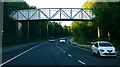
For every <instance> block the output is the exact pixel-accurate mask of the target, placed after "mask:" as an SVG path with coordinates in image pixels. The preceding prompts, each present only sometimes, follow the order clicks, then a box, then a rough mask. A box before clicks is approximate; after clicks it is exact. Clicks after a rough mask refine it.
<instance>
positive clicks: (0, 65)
mask: <svg viewBox="0 0 120 67" xmlns="http://www.w3.org/2000/svg"><path fill="white" fill-rule="evenodd" d="M45 43H47V42H44V43H41V44H38V45H36V46H34V47H32V48H30V49H28V50H26V51H24V52H22V53H20V54H18V55H17V56H15V57H13V58H11V59H9V60H7V61H6V62H3V63H2V64H0V67H1V66H3V65H5V64H6V63H9V62H10V61H12V60H14V59H16V58H17V57H19V56H21V55H23V54H25V53H27V52H28V51H30V50H32V49H34V48H36V47H38V46H40V45H42V44H45Z"/></svg>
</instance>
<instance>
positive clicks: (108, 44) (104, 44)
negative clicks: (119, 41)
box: [99, 43, 112, 46]
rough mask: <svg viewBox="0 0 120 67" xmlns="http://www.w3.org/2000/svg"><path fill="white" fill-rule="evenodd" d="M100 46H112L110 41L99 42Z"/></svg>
mask: <svg viewBox="0 0 120 67" xmlns="http://www.w3.org/2000/svg"><path fill="white" fill-rule="evenodd" d="M99 45H100V46H112V45H111V44H110V43H99Z"/></svg>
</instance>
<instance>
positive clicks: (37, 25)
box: [2, 2, 71, 46]
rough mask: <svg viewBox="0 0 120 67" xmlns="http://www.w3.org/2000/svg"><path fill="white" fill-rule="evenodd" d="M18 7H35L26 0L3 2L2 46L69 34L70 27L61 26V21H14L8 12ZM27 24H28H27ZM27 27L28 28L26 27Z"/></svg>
mask: <svg viewBox="0 0 120 67" xmlns="http://www.w3.org/2000/svg"><path fill="white" fill-rule="evenodd" d="M19 9H36V7H35V6H29V5H28V4H27V3H26V2H4V11H3V12H4V14H3V15H4V17H3V37H2V44H3V46H9V45H13V44H19V43H28V42H38V41H42V40H47V39H48V38H49V37H51V36H54V37H64V36H68V35H71V33H70V27H68V26H66V25H65V26H62V25H61V22H60V23H56V22H51V21H29V22H26V21H23V22H18V21H14V19H13V18H11V17H10V14H11V13H12V12H13V11H14V10H19ZM28 24H29V25H28ZM28 27H29V28H28Z"/></svg>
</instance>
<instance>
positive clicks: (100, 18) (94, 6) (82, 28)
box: [72, 0, 120, 41]
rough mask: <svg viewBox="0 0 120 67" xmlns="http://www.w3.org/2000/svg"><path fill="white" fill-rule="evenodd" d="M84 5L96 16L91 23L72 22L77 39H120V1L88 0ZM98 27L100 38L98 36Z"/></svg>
mask: <svg viewBox="0 0 120 67" xmlns="http://www.w3.org/2000/svg"><path fill="white" fill-rule="evenodd" d="M82 7H83V8H89V9H90V10H92V12H93V13H94V14H95V18H94V19H93V20H92V22H91V23H90V22H84V21H77V22H73V23H72V31H73V34H74V36H75V37H76V40H77V41H96V40H110V41H120V38H119V37H120V30H119V29H120V26H119V25H120V2H89V0H88V1H87V2H85V3H84V4H83V6H82ZM89 24H91V25H89ZM98 27H99V28H100V29H99V30H100V38H98Z"/></svg>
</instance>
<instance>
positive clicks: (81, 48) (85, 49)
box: [67, 40, 91, 51]
mask: <svg viewBox="0 0 120 67" xmlns="http://www.w3.org/2000/svg"><path fill="white" fill-rule="evenodd" d="M68 41H69V40H67V43H68V44H69V45H70V43H69V42H68ZM72 46H73V45H72ZM73 47H76V48H77V47H78V48H80V49H83V50H86V51H91V50H89V49H85V48H81V47H79V45H78V46H73Z"/></svg>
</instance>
